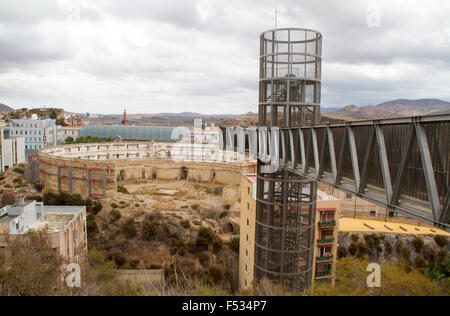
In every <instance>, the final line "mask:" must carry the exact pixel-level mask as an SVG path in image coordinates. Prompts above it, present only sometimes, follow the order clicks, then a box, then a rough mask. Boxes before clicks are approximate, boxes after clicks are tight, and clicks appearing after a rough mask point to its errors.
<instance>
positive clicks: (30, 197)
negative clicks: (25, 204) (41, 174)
mask: <svg viewBox="0 0 450 316" xmlns="http://www.w3.org/2000/svg"><path fill="white" fill-rule="evenodd" d="M26 200H27V201H37V202H42V200H43V199H42V196H40V195H38V194H34V195H28V196H27V197H26Z"/></svg>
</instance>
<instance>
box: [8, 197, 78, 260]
mask: <svg viewBox="0 0 450 316" xmlns="http://www.w3.org/2000/svg"><path fill="white" fill-rule="evenodd" d="M30 231H44V232H45V233H46V234H47V236H48V239H49V242H50V246H51V247H52V248H53V249H54V250H55V252H57V253H59V254H60V255H61V256H62V257H64V258H66V259H72V258H76V257H77V256H78V255H80V254H81V252H82V251H86V250H87V227H86V207H85V206H45V205H44V204H43V203H42V202H36V201H24V200H21V201H19V202H17V203H16V204H14V205H11V206H5V207H4V208H2V209H0V248H1V247H5V246H6V245H7V239H8V238H16V237H17V236H20V235H23V234H25V233H27V232H30Z"/></svg>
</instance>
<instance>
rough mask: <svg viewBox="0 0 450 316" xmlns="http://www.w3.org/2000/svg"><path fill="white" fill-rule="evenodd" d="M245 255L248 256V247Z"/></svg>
mask: <svg viewBox="0 0 450 316" xmlns="http://www.w3.org/2000/svg"><path fill="white" fill-rule="evenodd" d="M245 256H246V257H247V258H248V249H245Z"/></svg>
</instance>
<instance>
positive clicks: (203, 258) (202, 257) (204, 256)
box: [198, 251, 209, 267]
mask: <svg viewBox="0 0 450 316" xmlns="http://www.w3.org/2000/svg"><path fill="white" fill-rule="evenodd" d="M198 261H199V262H200V264H201V265H202V266H203V267H207V266H208V265H209V255H208V253H207V252H206V251H205V252H202V253H201V254H199V255H198Z"/></svg>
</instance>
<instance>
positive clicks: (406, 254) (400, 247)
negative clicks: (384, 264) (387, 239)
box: [395, 240, 411, 262]
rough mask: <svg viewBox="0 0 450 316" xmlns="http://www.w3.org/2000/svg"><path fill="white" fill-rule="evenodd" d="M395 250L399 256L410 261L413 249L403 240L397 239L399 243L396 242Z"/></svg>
mask: <svg viewBox="0 0 450 316" xmlns="http://www.w3.org/2000/svg"><path fill="white" fill-rule="evenodd" d="M395 250H396V251H397V255H398V257H399V258H402V259H404V260H406V261H407V262H410V260H411V251H410V250H409V249H408V248H407V247H406V246H405V245H404V244H403V242H402V241H401V240H399V241H397V243H396V244H395Z"/></svg>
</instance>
